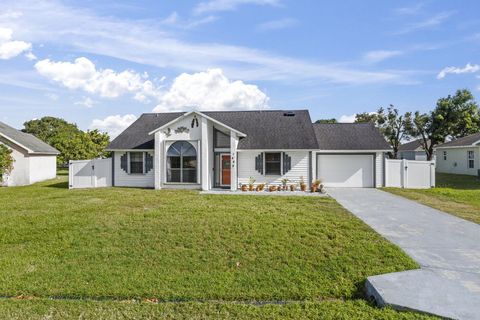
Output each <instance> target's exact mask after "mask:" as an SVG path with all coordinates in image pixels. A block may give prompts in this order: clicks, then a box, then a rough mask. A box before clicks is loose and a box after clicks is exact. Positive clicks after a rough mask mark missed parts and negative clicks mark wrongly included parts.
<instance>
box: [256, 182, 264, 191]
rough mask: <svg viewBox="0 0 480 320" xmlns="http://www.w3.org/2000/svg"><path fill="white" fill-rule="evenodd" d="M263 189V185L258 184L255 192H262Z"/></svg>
mask: <svg viewBox="0 0 480 320" xmlns="http://www.w3.org/2000/svg"><path fill="white" fill-rule="evenodd" d="M263 189H265V183H260V184H258V185H257V191H263Z"/></svg>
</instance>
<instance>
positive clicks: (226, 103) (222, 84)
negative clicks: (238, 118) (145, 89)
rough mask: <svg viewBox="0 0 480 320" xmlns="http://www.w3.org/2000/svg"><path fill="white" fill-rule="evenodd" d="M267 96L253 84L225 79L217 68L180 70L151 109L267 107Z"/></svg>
mask: <svg viewBox="0 0 480 320" xmlns="http://www.w3.org/2000/svg"><path fill="white" fill-rule="evenodd" d="M268 100H269V98H268V97H267V95H266V94H265V93H263V92H262V91H261V90H260V89H259V88H258V87H257V86H255V85H251V84H245V83H244V82H242V81H231V80H229V79H228V78H227V77H226V76H225V75H224V74H223V72H222V70H220V69H209V70H207V71H205V72H199V73H194V74H187V73H183V74H181V75H179V76H178V77H177V78H176V79H175V80H174V81H173V84H172V86H171V87H170V89H169V90H168V91H167V92H166V93H165V94H164V95H163V96H162V97H161V98H160V102H159V104H158V105H157V107H156V108H155V109H154V111H155V112H165V111H177V110H185V108H186V107H190V108H193V109H196V110H248V109H265V108H268Z"/></svg>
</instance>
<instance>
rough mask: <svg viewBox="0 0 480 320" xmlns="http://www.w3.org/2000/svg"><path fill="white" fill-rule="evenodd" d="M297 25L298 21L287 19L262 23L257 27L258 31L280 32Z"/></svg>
mask: <svg viewBox="0 0 480 320" xmlns="http://www.w3.org/2000/svg"><path fill="white" fill-rule="evenodd" d="M296 24H297V20H295V19H292V18H285V19H279V20H272V21H267V22H264V23H261V24H259V25H258V26H257V29H258V30H260V31H269V30H279V29H285V28H289V27H292V26H294V25H296Z"/></svg>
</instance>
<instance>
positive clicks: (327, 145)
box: [313, 123, 391, 150]
mask: <svg viewBox="0 0 480 320" xmlns="http://www.w3.org/2000/svg"><path fill="white" fill-rule="evenodd" d="M313 128H314V130H315V135H316V137H317V141H318V146H319V149H320V150H390V149H391V147H390V145H389V144H388V143H387V141H386V140H385V138H384V137H383V136H382V134H381V133H380V131H378V129H377V128H376V127H375V125H374V124H373V123H314V124H313Z"/></svg>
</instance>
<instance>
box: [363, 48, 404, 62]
mask: <svg viewBox="0 0 480 320" xmlns="http://www.w3.org/2000/svg"><path fill="white" fill-rule="evenodd" d="M402 54H403V52H402V51H400V50H374V51H369V52H367V53H365V55H364V56H363V59H364V60H365V61H367V62H369V63H377V62H381V61H383V60H386V59H389V58H393V57H396V56H400V55H402Z"/></svg>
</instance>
